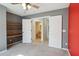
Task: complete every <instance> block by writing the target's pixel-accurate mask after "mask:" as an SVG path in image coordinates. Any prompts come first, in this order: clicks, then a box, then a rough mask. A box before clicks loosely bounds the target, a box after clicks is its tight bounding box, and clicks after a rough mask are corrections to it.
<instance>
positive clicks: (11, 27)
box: [7, 12, 22, 48]
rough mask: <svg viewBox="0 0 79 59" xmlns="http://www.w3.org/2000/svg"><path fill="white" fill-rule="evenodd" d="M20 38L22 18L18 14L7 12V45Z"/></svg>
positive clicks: (18, 40)
mask: <svg viewBox="0 0 79 59" xmlns="http://www.w3.org/2000/svg"><path fill="white" fill-rule="evenodd" d="M21 40H22V19H21V17H20V16H18V15H15V14H12V13H9V12H7V47H8V48H9V47H11V46H13V45H14V44H15V43H18V42H20V41H21Z"/></svg>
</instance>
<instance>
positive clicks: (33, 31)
mask: <svg viewBox="0 0 79 59" xmlns="http://www.w3.org/2000/svg"><path fill="white" fill-rule="evenodd" d="M36 21H40V22H41V23H42V30H41V31H42V33H41V37H42V38H41V41H43V22H42V20H40V18H32V24H33V25H32V26H33V27H34V28H33V30H32V41H33V40H35V38H36V36H35V22H36ZM33 34H34V35H33Z"/></svg>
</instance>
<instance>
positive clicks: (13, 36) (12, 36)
mask: <svg viewBox="0 0 79 59" xmlns="http://www.w3.org/2000/svg"><path fill="white" fill-rule="evenodd" d="M19 36H22V34H19V35H11V36H8V38H15V37H19Z"/></svg>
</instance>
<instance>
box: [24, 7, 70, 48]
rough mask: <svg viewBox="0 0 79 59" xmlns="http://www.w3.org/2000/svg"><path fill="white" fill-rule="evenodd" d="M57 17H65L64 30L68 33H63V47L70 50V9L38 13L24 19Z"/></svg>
mask: <svg viewBox="0 0 79 59" xmlns="http://www.w3.org/2000/svg"><path fill="white" fill-rule="evenodd" d="M56 15H62V16H63V21H62V23H63V25H62V26H63V29H65V30H66V32H63V39H62V47H63V48H68V46H67V44H68V8H63V9H59V10H54V11H49V12H44V13H38V14H33V15H28V16H24V17H23V18H35V17H43V16H56Z"/></svg>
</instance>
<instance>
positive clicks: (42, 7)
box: [1, 3, 69, 16]
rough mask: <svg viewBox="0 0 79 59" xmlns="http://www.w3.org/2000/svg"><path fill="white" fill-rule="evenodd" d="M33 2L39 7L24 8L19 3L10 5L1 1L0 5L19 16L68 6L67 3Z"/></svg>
mask: <svg viewBox="0 0 79 59" xmlns="http://www.w3.org/2000/svg"><path fill="white" fill-rule="evenodd" d="M33 4H34V5H37V6H39V9H37V10H35V9H31V10H24V9H23V8H22V5H21V4H17V5H12V4H10V3H1V5H3V6H5V7H6V8H7V11H8V12H11V13H14V14H17V15H20V16H26V15H32V14H36V13H42V12H47V11H52V10H57V9H62V8H67V7H68V6H69V3H33Z"/></svg>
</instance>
